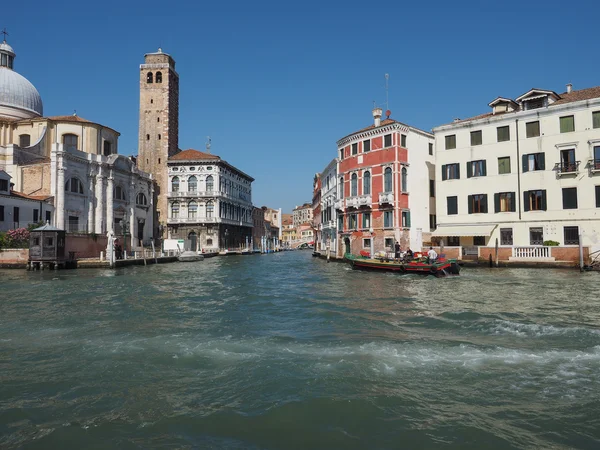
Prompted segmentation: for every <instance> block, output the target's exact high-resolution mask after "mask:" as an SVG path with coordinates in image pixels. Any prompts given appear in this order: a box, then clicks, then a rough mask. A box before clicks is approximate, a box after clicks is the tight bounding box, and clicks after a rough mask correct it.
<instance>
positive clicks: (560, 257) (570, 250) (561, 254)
mask: <svg viewBox="0 0 600 450" xmlns="http://www.w3.org/2000/svg"><path fill="white" fill-rule="evenodd" d="M551 252H552V253H551V254H552V256H553V257H554V259H556V260H557V261H570V262H573V263H579V247H552V250H551ZM589 256H590V249H589V247H583V261H584V262H588V260H589Z"/></svg>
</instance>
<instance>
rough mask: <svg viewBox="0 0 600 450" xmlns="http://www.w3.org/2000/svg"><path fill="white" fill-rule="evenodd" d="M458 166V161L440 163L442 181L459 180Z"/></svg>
mask: <svg viewBox="0 0 600 450" xmlns="http://www.w3.org/2000/svg"><path fill="white" fill-rule="evenodd" d="M459 179H460V166H459V164H458V163H455V164H445V165H442V181H445V180H459Z"/></svg>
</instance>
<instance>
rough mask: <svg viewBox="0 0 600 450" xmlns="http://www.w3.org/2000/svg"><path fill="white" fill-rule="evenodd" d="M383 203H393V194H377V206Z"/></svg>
mask: <svg viewBox="0 0 600 450" xmlns="http://www.w3.org/2000/svg"><path fill="white" fill-rule="evenodd" d="M383 203H394V193H393V192H381V193H380V194H379V204H380V205H381V204H383Z"/></svg>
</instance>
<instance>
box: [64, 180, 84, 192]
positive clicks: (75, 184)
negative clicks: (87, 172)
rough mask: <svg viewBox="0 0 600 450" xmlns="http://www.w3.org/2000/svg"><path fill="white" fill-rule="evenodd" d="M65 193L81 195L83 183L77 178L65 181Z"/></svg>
mask: <svg viewBox="0 0 600 450" xmlns="http://www.w3.org/2000/svg"><path fill="white" fill-rule="evenodd" d="M65 191H67V192H73V193H75V194H83V183H82V182H81V181H79V178H71V179H70V180H69V181H67V185H66V187H65Z"/></svg>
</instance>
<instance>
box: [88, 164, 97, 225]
mask: <svg viewBox="0 0 600 450" xmlns="http://www.w3.org/2000/svg"><path fill="white" fill-rule="evenodd" d="M88 181H89V185H90V193H89V196H88V200H89V201H88V225H87V231H88V233H97V231H96V226H95V225H96V223H95V221H94V210H95V201H96V192H95V191H96V180H95V176H94V173H93V172H92V171H91V170H90V175H89V179H88Z"/></svg>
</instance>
